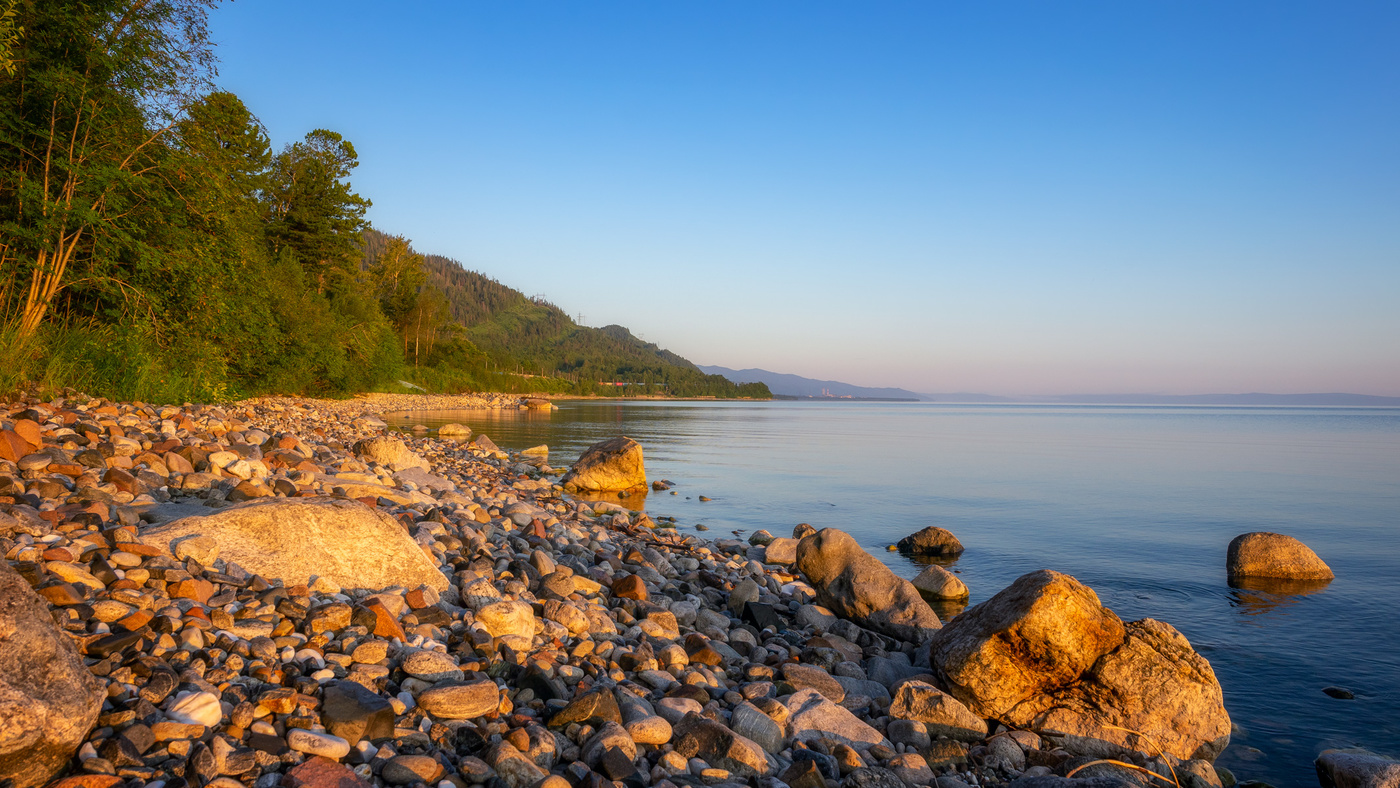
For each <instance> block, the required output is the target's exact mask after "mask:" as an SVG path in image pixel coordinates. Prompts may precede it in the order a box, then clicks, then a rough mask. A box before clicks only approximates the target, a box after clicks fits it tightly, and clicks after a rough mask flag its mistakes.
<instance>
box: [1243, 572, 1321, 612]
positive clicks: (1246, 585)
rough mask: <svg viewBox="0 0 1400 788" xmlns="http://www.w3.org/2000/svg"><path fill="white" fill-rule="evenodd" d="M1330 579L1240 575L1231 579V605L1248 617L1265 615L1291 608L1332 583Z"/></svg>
mask: <svg viewBox="0 0 1400 788" xmlns="http://www.w3.org/2000/svg"><path fill="white" fill-rule="evenodd" d="M1331 583H1332V581H1331V580H1330V579H1328V580H1286V579H1283V578H1278V577H1236V578H1231V579H1230V587H1231V588H1232V589H1233V590H1232V591H1231V592H1230V604H1231V605H1232V606H1234V607H1237V608H1239V612H1240V613H1242V614H1244V615H1246V616H1262V615H1266V614H1269V613H1278V612H1282V611H1284V610H1286V609H1287V608H1290V607H1292V606H1294V605H1296V604H1298V602H1299V601H1300V600H1301V598H1302V597H1305V596H1308V595H1309V594H1316V593H1318V592H1319V591H1322V590H1324V589H1326V588H1327V586H1328V585H1330V584H1331Z"/></svg>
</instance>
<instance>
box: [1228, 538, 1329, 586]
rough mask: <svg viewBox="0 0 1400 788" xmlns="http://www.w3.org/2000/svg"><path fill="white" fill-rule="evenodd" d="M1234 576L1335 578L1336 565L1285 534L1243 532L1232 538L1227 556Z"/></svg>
mask: <svg viewBox="0 0 1400 788" xmlns="http://www.w3.org/2000/svg"><path fill="white" fill-rule="evenodd" d="M1225 570H1226V572H1228V573H1229V576H1230V578H1231V579H1232V580H1233V579H1236V578H1246V577H1269V578H1277V579H1281V580H1331V579H1332V577H1333V575H1332V569H1331V567H1329V566H1327V564H1325V563H1323V561H1322V559H1321V558H1318V557H1317V553H1314V552H1313V551H1312V550H1310V549H1308V546H1307V545H1305V544H1303V543H1302V542H1300V541H1298V540H1297V539H1294V538H1293V537H1291V536H1285V535H1283V534H1272V533H1268V532H1266V531H1256V532H1254V533H1248V534H1241V535H1239V536H1236V537H1235V538H1234V539H1232V540H1231V541H1230V548H1229V550H1228V551H1227V554H1226V557H1225Z"/></svg>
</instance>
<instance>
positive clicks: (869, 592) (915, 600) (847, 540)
mask: <svg viewBox="0 0 1400 788" xmlns="http://www.w3.org/2000/svg"><path fill="white" fill-rule="evenodd" d="M797 569H798V570H799V571H800V572H802V574H804V575H806V576H807V582H809V583H811V584H812V587H813V588H815V589H816V591H817V601H818V602H820V603H821V604H822V605H823V606H825V607H828V608H830V609H831V611H832V612H834V613H836V615H838V616H841V617H842V618H845V619H849V620H851V621H854V622H855V623H857V624H859V625H861V626H863V627H865V628H867V629H871V630H874V631H876V632H879V633H881V634H884V635H889V636H890V637H893V638H898V639H900V640H907V641H910V642H914V643H922V642H923V641H926V640H928V639H929V638H931V637H933V635H934V633H936V632H937V631H938V630H939V628H940V627H941V626H942V623H941V622H939V620H938V616H937V614H935V613H934V612H933V608H931V607H929V606H928V603H927V602H925V601H924V599H923V597H921V596H919V592H918V590H917V589H915V588H914V586H913V585H911V584H910V582H909V581H908V580H905V579H904V578H902V577H900V576H899V575H896V574H895V573H894V572H892V571H890V568H889V567H887V566H885V565H884V564H883V563H881V562H880V561H879V559H877V558H875V556H872V555H871V554H869V553H867V552H865V551H864V550H862V549H861V547H860V545H859V544H857V543H856V540H855V539H854V538H852V537H851V535H850V534H848V533H846V532H845V531H838V530H837V529H835V528H823V529H822V530H820V531H818V532H816V533H814V534H812V535H811V536H807V537H803V539H802V541H800V542H798V543H797Z"/></svg>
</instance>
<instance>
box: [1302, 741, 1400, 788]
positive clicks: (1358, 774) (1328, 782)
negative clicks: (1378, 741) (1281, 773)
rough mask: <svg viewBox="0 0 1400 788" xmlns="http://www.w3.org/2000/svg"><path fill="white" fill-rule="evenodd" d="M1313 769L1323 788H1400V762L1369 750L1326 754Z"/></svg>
mask: <svg viewBox="0 0 1400 788" xmlns="http://www.w3.org/2000/svg"><path fill="white" fill-rule="evenodd" d="M1313 765H1314V766H1316V767H1317V781H1318V782H1319V783H1321V784H1322V788H1400V761H1396V760H1395V759H1393V758H1387V757H1385V756H1383V755H1377V754H1375V753H1373V752H1370V751H1368V750H1360V749H1349V750H1323V751H1322V754H1321V755H1319V756H1317V760H1316V761H1314V762H1313Z"/></svg>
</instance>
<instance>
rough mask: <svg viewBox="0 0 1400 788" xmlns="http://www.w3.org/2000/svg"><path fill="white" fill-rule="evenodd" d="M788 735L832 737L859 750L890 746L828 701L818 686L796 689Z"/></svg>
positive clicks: (800, 738)
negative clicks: (818, 689) (817, 689)
mask: <svg viewBox="0 0 1400 788" xmlns="http://www.w3.org/2000/svg"><path fill="white" fill-rule="evenodd" d="M787 707H788V711H789V712H790V713H791V716H789V717H788V721H787V724H788V736H789V737H791V738H792V739H795V740H797V741H813V740H815V739H823V738H825V739H832V740H834V741H836V742H839V743H841V744H845V745H847V746H849V747H853V748H855V749H857V750H867V749H869V748H871V747H873V746H875V745H877V744H883V745H885V746H886V747H888V746H889V745H890V743H889V741H887V740H886V739H885V737H884V736H882V735H881V734H880V732H879V731H877V730H875V729H874V728H872V727H870V726H869V725H867V724H865V723H864V722H862V721H861V720H860V718H858V717H856V715H854V714H852V713H851V712H850V711H849V710H847V709H846V708H844V707H842V706H838V705H836V704H835V703H832V702H831V701H830V700H827V698H826V697H825V696H823V695H822V694H821V693H820V692H818V691H816V690H814V689H804V690H799V691H797V692H794V693H793V694H792V697H790V698H788V701H787Z"/></svg>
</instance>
